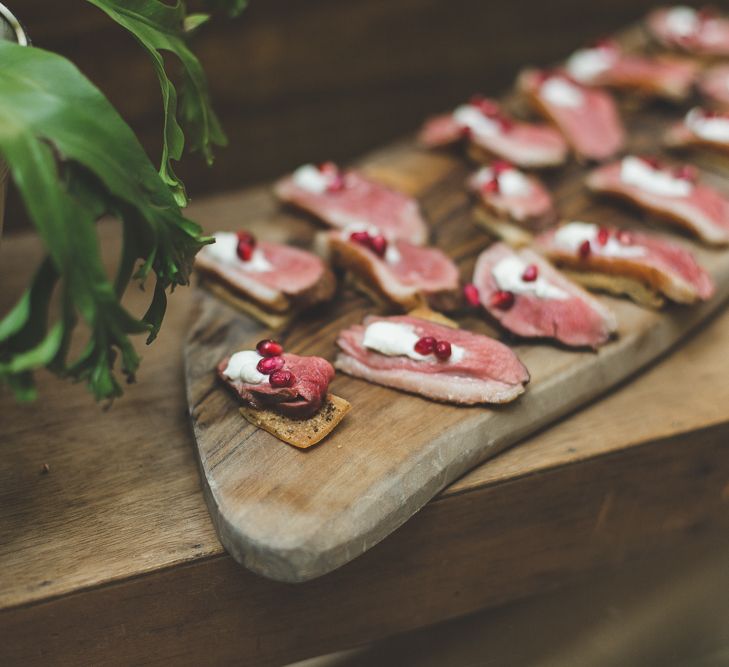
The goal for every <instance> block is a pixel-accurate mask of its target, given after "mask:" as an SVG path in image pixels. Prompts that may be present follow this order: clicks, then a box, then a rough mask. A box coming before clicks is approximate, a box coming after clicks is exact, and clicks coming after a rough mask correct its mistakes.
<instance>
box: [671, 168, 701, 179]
mask: <svg viewBox="0 0 729 667" xmlns="http://www.w3.org/2000/svg"><path fill="white" fill-rule="evenodd" d="M673 174H674V176H675V177H676V178H681V179H683V180H684V181H689V182H690V183H695V182H696V180H697V179H698V177H699V172H698V170H697V169H696V167H694V166H693V165H690V164H683V165H681V166H680V167H678V168H677V169H676V170H675V171H674V172H673Z"/></svg>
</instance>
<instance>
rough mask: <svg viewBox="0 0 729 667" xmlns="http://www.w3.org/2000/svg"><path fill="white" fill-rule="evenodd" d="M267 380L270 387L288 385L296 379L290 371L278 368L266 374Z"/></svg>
mask: <svg viewBox="0 0 729 667" xmlns="http://www.w3.org/2000/svg"><path fill="white" fill-rule="evenodd" d="M274 358H275V357H274ZM268 381H269V382H270V383H271V386H272V387H290V386H291V385H292V384H294V382H295V381H296V378H295V377H294V374H293V373H292V372H291V371H287V370H285V369H280V370H277V371H274V372H273V373H271V375H269V376H268Z"/></svg>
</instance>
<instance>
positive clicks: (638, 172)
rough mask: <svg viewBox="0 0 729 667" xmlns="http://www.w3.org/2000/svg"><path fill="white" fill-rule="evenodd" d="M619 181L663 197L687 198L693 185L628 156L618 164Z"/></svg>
mask: <svg viewBox="0 0 729 667" xmlns="http://www.w3.org/2000/svg"><path fill="white" fill-rule="evenodd" d="M620 180H621V181H622V182H623V183H625V184H626V185H632V186H634V187H636V188H640V189H641V190H645V191H646V192H650V193H652V194H655V195H662V196H665V197H688V196H689V195H690V194H691V191H692V190H693V185H692V184H691V182H690V181H688V180H686V179H685V178H677V177H676V176H674V175H673V174H671V173H669V172H667V171H665V170H663V169H654V168H653V167H652V166H651V165H649V164H648V163H647V162H645V160H641V159H640V158H637V157H635V156H632V155H629V156H628V157H625V158H623V161H622V162H621V163H620Z"/></svg>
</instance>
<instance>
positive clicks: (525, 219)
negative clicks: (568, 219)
mask: <svg viewBox="0 0 729 667" xmlns="http://www.w3.org/2000/svg"><path fill="white" fill-rule="evenodd" d="M468 187H469V189H470V190H471V191H472V192H474V193H475V194H476V196H477V197H478V200H479V202H480V203H481V205H482V206H483V207H484V208H485V209H486V211H488V212H489V213H491V214H492V215H494V216H496V217H498V218H502V219H504V220H509V221H512V222H515V223H517V224H518V225H521V226H523V227H525V228H527V229H529V230H531V231H535V230H540V229H544V228H545V227H547V226H549V225H551V224H552V223H554V222H555V221H556V219H557V212H556V210H555V208H554V202H553V201H552V196H551V195H550V194H549V191H548V190H547V189H546V188H545V187H544V185H542V183H541V181H540V180H539V179H538V178H537V177H536V176H529V175H527V174H525V173H524V172H522V171H519V169H517V168H516V167H514V166H513V165H511V164H509V163H508V162H503V161H495V162H493V163H492V164H491V165H489V166H488V167H482V168H481V169H479V170H478V171H477V172H476V173H475V174H473V175H472V176H471V177H470V178H469V180H468Z"/></svg>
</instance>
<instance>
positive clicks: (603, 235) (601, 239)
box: [597, 227, 610, 245]
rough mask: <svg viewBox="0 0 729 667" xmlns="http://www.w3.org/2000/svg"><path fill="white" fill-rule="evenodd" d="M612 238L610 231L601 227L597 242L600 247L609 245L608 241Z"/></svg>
mask: <svg viewBox="0 0 729 667" xmlns="http://www.w3.org/2000/svg"><path fill="white" fill-rule="evenodd" d="M609 238H610V231H609V230H608V229H605V227H600V229H599V230H598V232H597V242H598V243H599V244H600V245H607V242H608V239H609Z"/></svg>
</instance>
